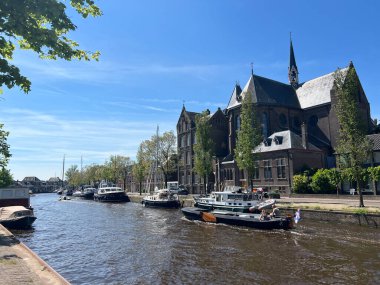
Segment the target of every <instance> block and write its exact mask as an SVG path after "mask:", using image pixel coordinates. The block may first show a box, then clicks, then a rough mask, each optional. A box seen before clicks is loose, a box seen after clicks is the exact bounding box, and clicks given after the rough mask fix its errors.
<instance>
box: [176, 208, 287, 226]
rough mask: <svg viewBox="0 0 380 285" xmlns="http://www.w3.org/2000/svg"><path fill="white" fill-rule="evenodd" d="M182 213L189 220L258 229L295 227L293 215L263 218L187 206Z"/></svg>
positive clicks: (254, 215) (249, 214) (256, 215)
mask: <svg viewBox="0 0 380 285" xmlns="http://www.w3.org/2000/svg"><path fill="white" fill-rule="evenodd" d="M182 213H183V214H184V216H185V217H186V218H187V219H189V220H198V221H203V222H209V223H217V224H227V225H233V226H243V227H250V228H256V229H265V230H273V229H284V230H287V229H290V228H292V227H293V220H292V217H288V216H287V217H274V218H271V219H268V220H261V219H260V215H259V214H251V213H238V212H231V211H218V210H215V211H205V210H203V209H200V208H194V207H186V208H183V209H182Z"/></svg>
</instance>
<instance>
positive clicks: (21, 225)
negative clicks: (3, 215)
mask: <svg viewBox="0 0 380 285" xmlns="http://www.w3.org/2000/svg"><path fill="white" fill-rule="evenodd" d="M36 219H37V218H36V217H29V216H27V217H21V218H17V219H10V220H0V224H2V225H3V226H4V227H6V228H9V229H29V228H31V227H32V224H33V223H34V221H35V220H36Z"/></svg>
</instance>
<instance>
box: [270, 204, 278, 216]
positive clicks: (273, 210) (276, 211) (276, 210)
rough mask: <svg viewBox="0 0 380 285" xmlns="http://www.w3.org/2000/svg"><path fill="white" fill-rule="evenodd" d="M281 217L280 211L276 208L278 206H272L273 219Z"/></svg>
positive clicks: (271, 214)
mask: <svg viewBox="0 0 380 285" xmlns="http://www.w3.org/2000/svg"><path fill="white" fill-rule="evenodd" d="M279 216H280V209H279V208H277V207H276V204H273V205H272V213H270V217H271V218H278V217H279Z"/></svg>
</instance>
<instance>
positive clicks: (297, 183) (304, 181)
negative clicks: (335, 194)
mask: <svg viewBox="0 0 380 285" xmlns="http://www.w3.org/2000/svg"><path fill="white" fill-rule="evenodd" d="M293 191H294V193H297V194H307V193H311V190H310V187H309V178H308V177H307V176H306V175H301V174H297V175H294V176H293Z"/></svg>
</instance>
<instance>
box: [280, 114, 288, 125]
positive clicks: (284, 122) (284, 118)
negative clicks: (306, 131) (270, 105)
mask: <svg viewBox="0 0 380 285" xmlns="http://www.w3.org/2000/svg"><path fill="white" fill-rule="evenodd" d="M279 121H280V126H281V128H285V127H286V124H287V123H288V119H287V118H286V116H285V114H280V117H279Z"/></svg>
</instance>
